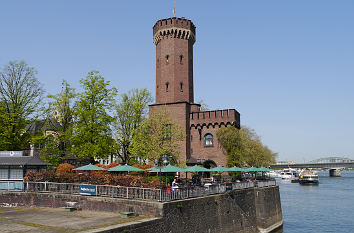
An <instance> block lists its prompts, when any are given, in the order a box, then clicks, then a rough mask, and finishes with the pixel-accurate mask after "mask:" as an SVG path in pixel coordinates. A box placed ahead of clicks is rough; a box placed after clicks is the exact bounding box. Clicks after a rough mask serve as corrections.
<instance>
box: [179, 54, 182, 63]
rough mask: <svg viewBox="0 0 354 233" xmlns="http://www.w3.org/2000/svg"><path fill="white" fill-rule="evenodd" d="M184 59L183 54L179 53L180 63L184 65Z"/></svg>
mask: <svg viewBox="0 0 354 233" xmlns="http://www.w3.org/2000/svg"><path fill="white" fill-rule="evenodd" d="M182 61H183V55H179V64H181V65H182V64H183V63H182Z"/></svg>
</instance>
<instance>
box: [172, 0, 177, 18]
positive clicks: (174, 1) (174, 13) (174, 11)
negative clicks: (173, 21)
mask: <svg viewBox="0 0 354 233" xmlns="http://www.w3.org/2000/svg"><path fill="white" fill-rule="evenodd" d="M173 17H176V0H173Z"/></svg>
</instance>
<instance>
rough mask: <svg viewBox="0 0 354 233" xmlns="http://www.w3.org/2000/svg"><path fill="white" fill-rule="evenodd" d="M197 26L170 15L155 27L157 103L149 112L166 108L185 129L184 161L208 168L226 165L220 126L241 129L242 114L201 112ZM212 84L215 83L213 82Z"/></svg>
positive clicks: (181, 147) (182, 151)
mask: <svg viewBox="0 0 354 233" xmlns="http://www.w3.org/2000/svg"><path fill="white" fill-rule="evenodd" d="M195 41H196V28H195V26H194V24H193V23H192V21H191V20H188V19H185V18H176V17H173V18H168V19H162V20H158V21H157V22H156V23H155V25H154V27H153V42H154V44H155V45H156V103H155V104H152V105H150V106H149V112H150V114H153V113H154V112H156V111H159V110H160V109H161V108H162V107H166V108H167V111H168V112H169V113H170V114H171V116H172V118H173V120H175V121H176V122H177V123H178V124H179V125H180V126H181V127H182V129H183V130H184V131H185V133H186V138H185V139H184V140H183V142H182V143H181V146H180V152H181V156H180V159H181V160H186V161H187V164H191V165H193V164H203V165H204V166H205V167H215V166H226V165H227V161H226V156H225V155H224V154H223V150H222V148H221V146H220V145H219V143H218V140H217V138H216V132H217V130H218V129H219V128H220V127H236V128H238V129H239V128H240V114H239V112H238V111H236V110H235V109H224V110H213V111H202V110H201V106H200V104H197V103H195V102H194V86H193V45H194V43H195ZM210 85H216V84H215V82H214V81H213V82H211V80H210Z"/></svg>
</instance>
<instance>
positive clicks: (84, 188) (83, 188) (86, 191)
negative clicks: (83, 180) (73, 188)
mask: <svg viewBox="0 0 354 233" xmlns="http://www.w3.org/2000/svg"><path fill="white" fill-rule="evenodd" d="M96 193H97V190H96V185H88V184H80V194H83V195H96Z"/></svg>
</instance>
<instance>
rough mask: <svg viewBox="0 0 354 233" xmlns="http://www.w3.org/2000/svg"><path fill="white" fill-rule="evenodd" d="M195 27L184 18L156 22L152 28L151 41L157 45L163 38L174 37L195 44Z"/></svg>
mask: <svg viewBox="0 0 354 233" xmlns="http://www.w3.org/2000/svg"><path fill="white" fill-rule="evenodd" d="M195 32H196V30H195V26H194V24H193V22H192V21H191V20H189V19H186V18H178V17H172V18H167V19H160V20H158V21H157V22H156V23H155V25H154V27H153V36H154V37H153V40H154V43H155V44H157V43H158V42H159V41H160V40H161V39H162V38H163V37H164V36H174V37H177V38H181V39H187V40H192V41H193V43H194V42H195Z"/></svg>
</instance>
